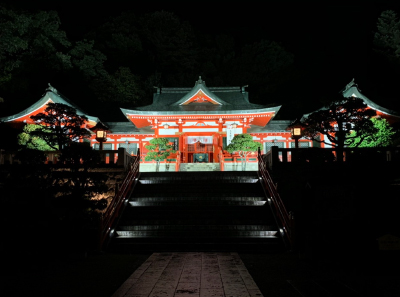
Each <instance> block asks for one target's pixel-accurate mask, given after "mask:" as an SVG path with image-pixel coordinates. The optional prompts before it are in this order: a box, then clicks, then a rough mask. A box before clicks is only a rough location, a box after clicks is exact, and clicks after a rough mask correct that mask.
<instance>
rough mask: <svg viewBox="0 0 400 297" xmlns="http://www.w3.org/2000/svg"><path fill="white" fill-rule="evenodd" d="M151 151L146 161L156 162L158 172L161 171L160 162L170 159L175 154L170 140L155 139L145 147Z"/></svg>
mask: <svg viewBox="0 0 400 297" xmlns="http://www.w3.org/2000/svg"><path fill="white" fill-rule="evenodd" d="M145 148H146V149H148V150H149V151H148V152H147V154H146V156H145V160H146V161H156V171H159V168H160V162H161V161H164V160H165V159H167V158H168V156H169V155H170V154H171V153H175V150H173V145H172V144H170V142H169V140H168V138H163V137H159V138H153V139H152V140H150V144H149V145H146V146H145Z"/></svg>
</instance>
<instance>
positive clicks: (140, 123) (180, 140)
mask: <svg viewBox="0 0 400 297" xmlns="http://www.w3.org/2000/svg"><path fill="white" fill-rule="evenodd" d="M342 94H343V96H344V97H350V96H354V97H358V98H361V99H363V100H364V102H365V103H366V104H367V105H368V106H369V107H370V108H373V109H375V110H376V111H377V114H378V115H380V116H382V117H384V118H386V119H387V120H388V121H389V123H394V122H398V121H399V120H400V115H399V114H398V113H397V112H395V111H391V110H388V109H385V108H383V107H381V106H379V105H377V104H376V103H374V102H373V101H371V100H370V99H368V98H367V97H366V96H364V95H363V94H362V93H361V92H360V90H359V89H358V87H357V85H356V84H355V83H354V80H352V82H350V83H349V84H348V85H347V86H346V87H345V88H344V89H343V91H342ZM49 102H53V103H64V104H67V105H70V106H72V107H74V108H76V110H77V113H78V114H80V115H85V116H86V117H87V118H88V122H87V123H86V128H88V129H89V130H92V131H93V129H94V128H95V127H96V125H99V124H102V125H104V126H105V127H107V140H106V141H105V142H104V143H103V150H117V149H118V148H125V149H126V150H127V152H128V153H130V154H132V155H134V154H136V152H137V149H140V152H141V155H142V156H144V155H145V154H146V152H147V150H146V148H145V146H146V145H147V144H148V143H149V141H150V140H151V139H152V138H154V137H165V138H168V139H169V141H170V142H171V143H172V144H173V145H174V148H175V150H177V151H179V155H177V156H173V158H179V161H180V163H193V162H197V161H199V159H198V158H197V156H201V157H202V160H201V161H203V162H207V163H218V162H219V159H220V154H224V155H227V152H226V151H224V148H225V147H226V146H227V145H228V144H229V143H230V141H231V140H232V138H233V137H234V135H236V134H241V133H248V134H250V135H252V136H253V139H254V140H255V141H258V142H260V143H261V144H262V151H263V152H264V153H266V152H267V151H269V149H270V147H271V146H278V147H280V148H294V147H295V141H294V140H293V139H292V138H291V133H290V130H289V129H288V126H289V125H290V124H291V123H292V122H293V119H288V120H274V117H275V116H276V114H277V113H278V112H279V110H280V108H281V106H274V107H267V106H265V105H259V104H253V103H251V102H250V101H249V94H248V92H247V91H246V86H241V87H208V86H206V84H205V82H204V81H203V80H202V79H201V77H199V79H198V80H197V81H196V82H195V85H194V87H193V88H157V90H156V92H155V93H154V95H153V103H152V104H150V105H147V106H143V107H137V108H135V109H123V108H121V111H122V113H123V114H124V115H125V117H126V118H127V121H125V122H101V120H100V119H99V118H97V117H95V116H91V115H89V114H87V113H86V112H84V111H82V110H81V109H80V108H79V107H78V106H77V105H76V104H75V103H73V102H72V101H70V100H68V99H67V98H65V97H64V96H62V95H61V94H59V93H58V91H57V90H56V89H55V88H53V87H51V86H50V85H49V88H47V90H46V93H45V94H44V95H43V97H42V98H41V99H40V100H39V101H37V102H36V103H34V104H33V105H32V106H30V107H29V108H27V109H25V110H24V111H22V112H20V113H18V114H15V115H12V116H8V117H4V118H0V121H4V122H8V123H10V124H12V125H23V124H34V121H33V120H32V119H31V118H30V117H31V116H32V115H35V114H37V113H40V112H43V111H44V109H45V108H46V105H47V104H48V103H49ZM321 139H323V138H321ZM86 141H90V145H91V146H92V147H93V148H94V149H99V142H98V141H97V140H96V135H95V133H94V132H93V133H92V136H91V138H90V139H89V140H86ZM299 147H301V148H305V147H330V146H329V145H326V144H324V143H319V142H313V141H310V140H307V139H300V140H299ZM231 157H233V156H231ZM232 161H234V160H233V159H232ZM141 162H142V163H145V161H144V158H142V159H141Z"/></svg>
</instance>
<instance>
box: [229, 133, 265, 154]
mask: <svg viewBox="0 0 400 297" xmlns="http://www.w3.org/2000/svg"><path fill="white" fill-rule="evenodd" d="M259 147H261V144H260V143H259V142H256V141H254V140H253V136H251V135H250V134H238V135H235V136H234V137H233V139H232V141H231V143H230V144H229V145H228V146H227V147H226V150H227V151H228V152H230V153H233V152H239V153H243V152H255V151H257V149H258V148H259Z"/></svg>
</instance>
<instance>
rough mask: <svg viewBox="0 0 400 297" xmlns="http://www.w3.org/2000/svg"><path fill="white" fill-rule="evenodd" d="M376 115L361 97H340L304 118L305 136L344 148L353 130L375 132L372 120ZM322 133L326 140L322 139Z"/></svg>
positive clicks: (365, 133)
mask: <svg viewBox="0 0 400 297" xmlns="http://www.w3.org/2000/svg"><path fill="white" fill-rule="evenodd" d="M375 115H376V111H375V110H373V109H370V108H368V106H367V105H366V104H365V103H364V101H363V100H362V99H360V98H353V97H350V98H339V99H337V100H334V101H332V102H331V103H330V104H328V105H327V106H326V107H324V108H323V109H320V110H318V111H316V112H313V113H311V114H310V115H308V116H307V117H306V118H305V119H303V120H302V124H303V126H304V130H303V133H304V137H306V138H308V139H311V140H315V141H318V142H324V143H326V144H330V145H332V146H335V147H338V148H343V147H344V145H345V143H346V142H348V141H349V139H351V138H353V136H352V135H351V132H352V131H354V132H355V133H356V134H358V135H359V134H360V133H363V134H364V135H371V134H373V133H375V129H374V126H373V123H372V122H371V121H370V119H371V118H372V117H373V116H375ZM320 134H323V135H324V136H325V138H326V140H323V141H321V140H320V139H319V135H320Z"/></svg>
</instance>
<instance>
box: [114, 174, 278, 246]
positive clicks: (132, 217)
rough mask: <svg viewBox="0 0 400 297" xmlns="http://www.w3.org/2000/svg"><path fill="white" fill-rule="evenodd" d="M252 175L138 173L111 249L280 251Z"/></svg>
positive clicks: (269, 214)
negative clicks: (136, 182)
mask: <svg viewBox="0 0 400 297" xmlns="http://www.w3.org/2000/svg"><path fill="white" fill-rule="evenodd" d="M278 230H279V228H278V226H277V224H276V222H275V219H274V216H273V214H272V212H271V209H270V206H269V204H268V203H266V198H265V196H264V192H263V189H262V187H261V185H260V183H259V180H258V176H257V172H255V171H245V172H232V171H229V172H221V171H218V172H171V173H168V172H144V173H143V172H142V173H141V175H140V178H139V182H138V184H137V185H136V188H135V190H134V192H133V195H132V197H130V199H129V203H128V204H127V206H126V207H125V209H124V212H123V213H122V215H121V217H120V218H119V220H118V226H117V227H116V228H115V232H114V236H113V238H112V240H111V242H110V244H109V246H108V249H109V250H112V251H125V252H130V251H223V250H226V251H228V250H229V251H276V250H282V249H284V245H283V240H282V238H281V236H280V233H279V231H278Z"/></svg>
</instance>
